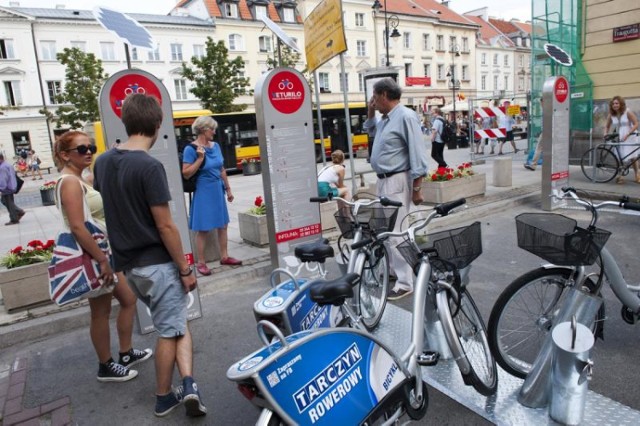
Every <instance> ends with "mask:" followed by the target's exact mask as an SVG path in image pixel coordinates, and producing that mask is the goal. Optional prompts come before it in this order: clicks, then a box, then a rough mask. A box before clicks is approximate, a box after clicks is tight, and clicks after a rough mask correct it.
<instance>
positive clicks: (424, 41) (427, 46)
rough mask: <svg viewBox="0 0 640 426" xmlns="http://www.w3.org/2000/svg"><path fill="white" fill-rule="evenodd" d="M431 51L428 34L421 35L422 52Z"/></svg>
mask: <svg viewBox="0 0 640 426" xmlns="http://www.w3.org/2000/svg"><path fill="white" fill-rule="evenodd" d="M430 49H431V37H429V34H422V50H430Z"/></svg>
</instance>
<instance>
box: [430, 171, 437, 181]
mask: <svg viewBox="0 0 640 426" xmlns="http://www.w3.org/2000/svg"><path fill="white" fill-rule="evenodd" d="M431 180H432V181H434V182H436V181H437V180H438V175H436V174H435V173H434V174H432V175H431Z"/></svg>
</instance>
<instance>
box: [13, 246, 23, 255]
mask: <svg viewBox="0 0 640 426" xmlns="http://www.w3.org/2000/svg"><path fill="white" fill-rule="evenodd" d="M21 251H22V246H18V247H16V248H14V249H13V250H11V253H13V254H18V253H20V252H21Z"/></svg>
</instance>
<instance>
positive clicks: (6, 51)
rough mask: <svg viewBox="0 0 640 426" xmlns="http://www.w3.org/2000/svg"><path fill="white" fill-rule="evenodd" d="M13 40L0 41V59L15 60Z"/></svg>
mask: <svg viewBox="0 0 640 426" xmlns="http://www.w3.org/2000/svg"><path fill="white" fill-rule="evenodd" d="M15 57H16V56H15V54H14V53H13V40H7V39H0V59H14V58H15Z"/></svg>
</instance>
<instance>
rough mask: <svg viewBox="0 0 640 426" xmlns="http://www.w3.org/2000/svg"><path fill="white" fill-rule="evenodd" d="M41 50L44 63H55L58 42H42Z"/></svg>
mask: <svg viewBox="0 0 640 426" xmlns="http://www.w3.org/2000/svg"><path fill="white" fill-rule="evenodd" d="M40 48H41V51H42V58H41V59H42V60H43V61H55V60H56V42H55V41H41V42H40Z"/></svg>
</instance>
